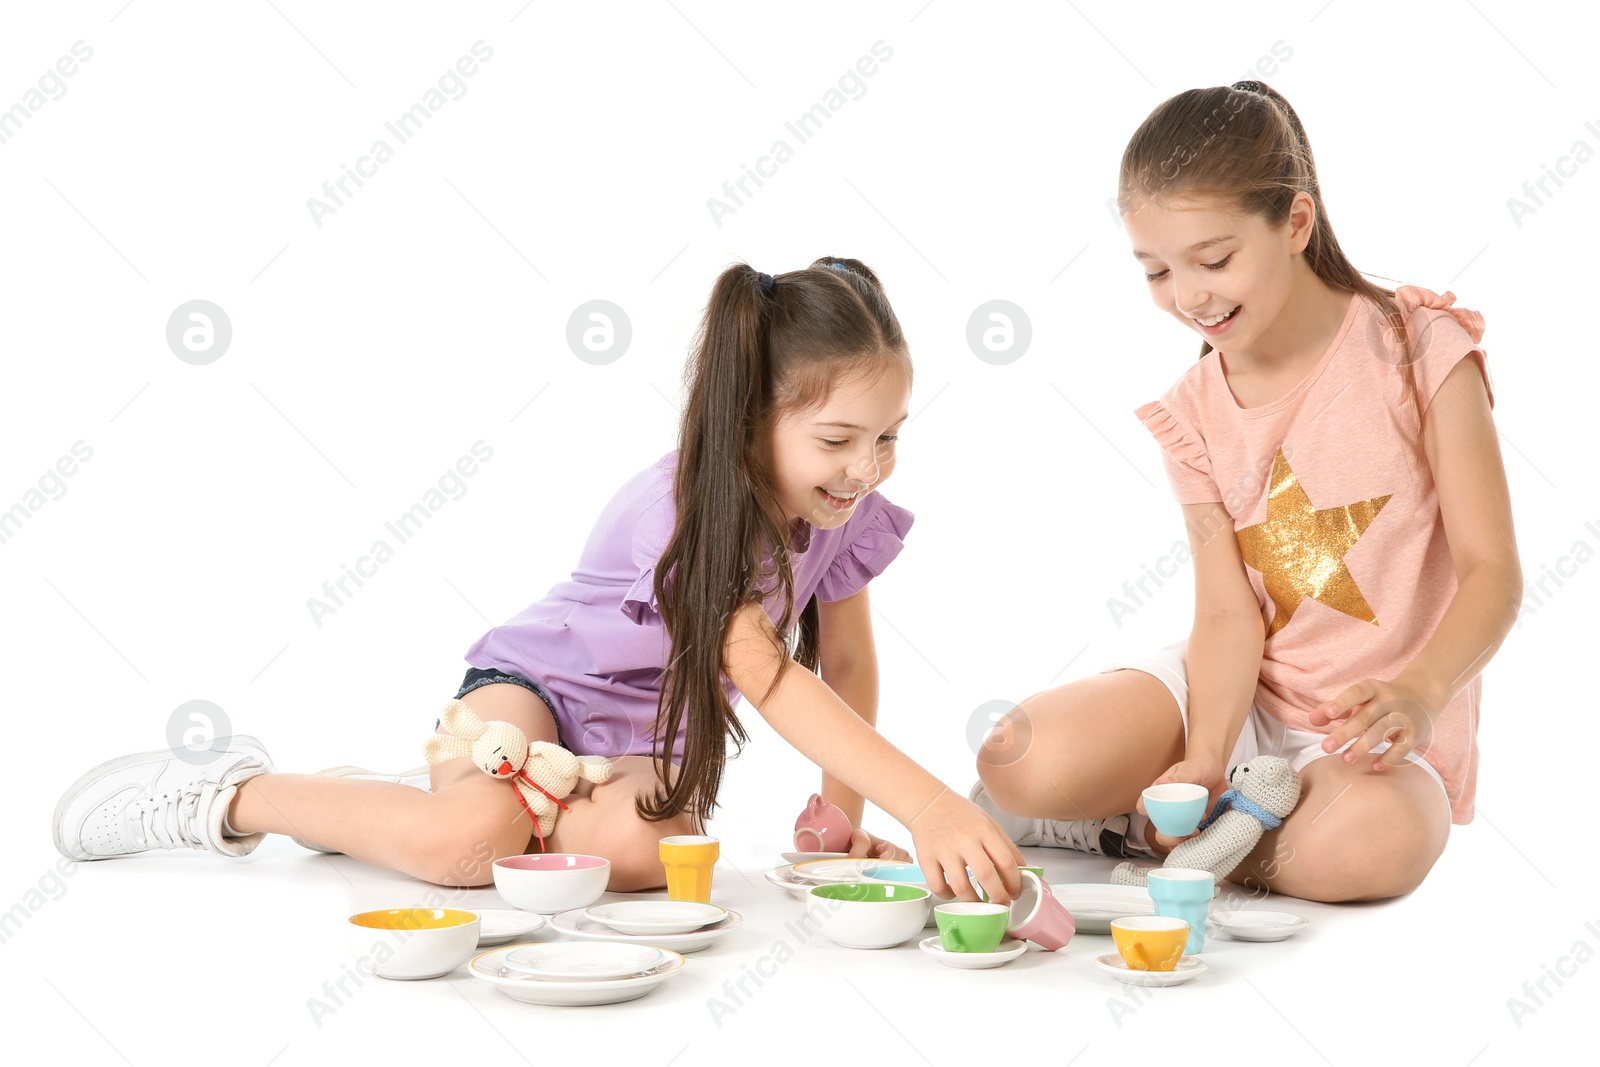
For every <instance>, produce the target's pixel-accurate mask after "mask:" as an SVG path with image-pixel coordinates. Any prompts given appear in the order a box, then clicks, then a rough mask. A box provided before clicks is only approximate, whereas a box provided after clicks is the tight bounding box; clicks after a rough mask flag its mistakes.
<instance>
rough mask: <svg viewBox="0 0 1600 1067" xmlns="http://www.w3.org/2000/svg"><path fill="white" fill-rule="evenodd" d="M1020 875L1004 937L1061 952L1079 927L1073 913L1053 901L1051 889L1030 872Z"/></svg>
mask: <svg viewBox="0 0 1600 1067" xmlns="http://www.w3.org/2000/svg"><path fill="white" fill-rule="evenodd" d="M1021 873H1022V892H1021V893H1019V894H1017V899H1016V900H1013V901H1012V902H1011V918H1010V921H1009V922H1008V923H1007V925H1006V933H1008V934H1010V935H1011V936H1012V937H1019V938H1023V939H1024V940H1028V941H1032V942H1033V943H1034V944H1035V945H1038V946H1039V947H1040V948H1044V949H1049V950H1050V951H1051V952H1054V951H1056V950H1057V949H1059V948H1064V947H1065V946H1066V944H1067V942H1068V941H1071V940H1072V935H1073V934H1075V933H1077V932H1078V926H1077V924H1076V923H1074V922H1073V921H1072V912H1070V911H1068V910H1067V906H1066V905H1065V904H1063V903H1061V901H1059V900H1057V899H1056V898H1055V894H1053V893H1051V892H1050V887H1049V886H1047V885H1046V884H1045V883H1044V881H1043V880H1042V879H1041V878H1040V877H1039V876H1038V875H1037V874H1034V873H1033V872H1032V871H1028V870H1024V871H1022V872H1021Z"/></svg>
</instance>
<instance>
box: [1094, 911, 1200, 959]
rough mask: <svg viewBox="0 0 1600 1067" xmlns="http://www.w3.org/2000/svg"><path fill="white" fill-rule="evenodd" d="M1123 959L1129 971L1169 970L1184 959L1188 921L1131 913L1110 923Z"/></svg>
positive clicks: (1113, 938) (1113, 936) (1112, 938)
mask: <svg viewBox="0 0 1600 1067" xmlns="http://www.w3.org/2000/svg"><path fill="white" fill-rule="evenodd" d="M1111 940H1112V941H1114V942H1116V945H1117V951H1118V952H1120V953H1121V954H1122V962H1123V963H1126V964H1127V965H1128V970H1130V971H1170V970H1172V969H1173V968H1174V967H1176V966H1177V965H1178V961H1179V960H1180V959H1182V958H1183V947H1184V945H1185V944H1186V943H1188V940H1189V924H1188V923H1186V922H1184V921H1183V920H1182V919H1174V918H1171V917H1169V916H1166V915H1130V916H1127V917H1126V918H1122V919H1117V920H1115V921H1113V922H1112V924H1111Z"/></svg>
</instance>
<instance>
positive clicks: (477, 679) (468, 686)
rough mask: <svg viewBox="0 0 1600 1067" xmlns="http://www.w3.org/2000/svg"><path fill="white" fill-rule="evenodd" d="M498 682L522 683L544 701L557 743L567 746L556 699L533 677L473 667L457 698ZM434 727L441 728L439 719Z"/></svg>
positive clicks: (435, 721)
mask: <svg viewBox="0 0 1600 1067" xmlns="http://www.w3.org/2000/svg"><path fill="white" fill-rule="evenodd" d="M497 682H508V683H510V684H511V685H520V686H522V688H524V689H526V690H528V691H529V692H530V693H532V694H533V695H534V696H536V697H538V698H539V699H540V700H542V701H544V703H545V706H546V707H548V708H549V709H550V719H551V721H552V722H554V723H555V725H556V744H558V745H560V746H561V747H562V748H565V747H566V742H564V741H562V740H561V720H560V719H558V718H557V717H556V713H555V712H556V702H555V700H554V699H553V698H552V697H551V696H550V694H549V692H548V691H546V690H545V687H544V686H542V685H540V684H539V683H538V682H536V681H534V680H533V679H531V678H524V677H523V676H522V675H520V674H513V673H511V672H510V671H502V670H499V669H497V668H494V667H473V668H472V669H471V670H469V671H467V676H466V677H465V678H463V679H462V680H461V688H460V689H458V690H456V699H457V700H460V699H461V698H462V697H464V696H466V695H467V694H468V693H470V692H472V691H473V690H474V689H477V688H479V687H481V686H485V685H494V684H496V683H497ZM433 728H434V729H435V730H437V729H438V728H439V721H438V720H437V719H435V720H434V723H433Z"/></svg>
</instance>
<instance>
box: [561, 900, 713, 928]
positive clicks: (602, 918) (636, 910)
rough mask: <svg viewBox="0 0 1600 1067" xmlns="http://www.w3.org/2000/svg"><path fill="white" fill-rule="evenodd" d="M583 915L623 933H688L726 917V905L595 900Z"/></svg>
mask: <svg viewBox="0 0 1600 1067" xmlns="http://www.w3.org/2000/svg"><path fill="white" fill-rule="evenodd" d="M584 915H586V916H588V917H589V918H591V919H593V920H594V921H595V922H597V923H603V924H604V925H606V926H609V927H611V929H613V930H615V931H617V932H618V933H622V934H641V935H650V934H655V935H660V934H687V933H690V932H691V931H694V930H698V929H700V928H701V927H703V926H710V925H711V924H712V923H719V922H721V921H722V920H723V919H726V918H727V917H728V909H727V908H724V907H721V906H720V905H717V904H702V903H700V902H699V901H695V900H621V901H616V902H614V903H611V904H595V905H593V906H591V907H589V908H586V909H584Z"/></svg>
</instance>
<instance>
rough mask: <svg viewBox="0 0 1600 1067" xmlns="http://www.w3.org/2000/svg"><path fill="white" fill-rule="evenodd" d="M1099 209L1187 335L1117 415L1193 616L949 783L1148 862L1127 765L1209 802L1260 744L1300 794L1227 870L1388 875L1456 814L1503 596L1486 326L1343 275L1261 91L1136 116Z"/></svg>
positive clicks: (1462, 802) (1303, 146) (1509, 549)
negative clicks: (1173, 503)
mask: <svg viewBox="0 0 1600 1067" xmlns="http://www.w3.org/2000/svg"><path fill="white" fill-rule="evenodd" d="M1118 205H1119V208H1120V210H1121V212H1122V215H1123V217H1124V222H1125V225H1126V228H1127V232H1128V235H1129V237H1130V238H1131V239H1132V242H1133V255H1134V257H1135V259H1137V260H1138V262H1139V263H1140V264H1141V265H1142V268H1143V270H1144V273H1145V279H1146V284H1148V286H1149V289H1150V295H1151V298H1152V299H1153V300H1154V301H1155V304H1156V307H1157V308H1158V309H1160V310H1161V311H1163V312H1165V313H1167V314H1169V315H1172V316H1173V317H1174V318H1176V319H1177V320H1178V321H1179V322H1180V323H1182V324H1183V326H1184V328H1185V329H1187V330H1192V331H1193V332H1195V333H1198V334H1199V335H1200V336H1201V337H1202V338H1203V340H1202V343H1201V347H1200V360H1199V362H1198V363H1196V364H1194V365H1193V366H1191V367H1190V368H1189V370H1188V371H1187V372H1186V373H1185V374H1184V375H1183V376H1182V377H1181V378H1180V379H1179V380H1178V382H1177V383H1176V384H1175V385H1174V386H1173V387H1172V388H1171V389H1170V390H1168V391H1167V393H1166V395H1164V396H1163V397H1162V398H1161V399H1160V400H1159V401H1155V402H1152V403H1149V404H1146V405H1144V406H1143V407H1141V408H1139V410H1138V412H1137V414H1138V416H1139V418H1140V419H1141V420H1142V421H1143V422H1144V424H1145V426H1146V427H1147V428H1148V429H1149V430H1150V432H1151V434H1152V435H1153V436H1154V437H1155V438H1156V440H1157V442H1159V443H1160V445H1161V448H1162V458H1163V462H1164V464H1165V466H1166V470H1167V474H1168V478H1169V480H1170V481H1171V483H1172V487H1173V491H1174V494H1175V495H1176V496H1177V499H1178V502H1179V503H1180V504H1181V505H1182V506H1183V512H1184V520H1185V523H1186V526H1187V528H1188V534H1189V543H1190V549H1191V553H1192V558H1193V560H1194V568H1195V618H1194V624H1193V628H1192V630H1191V632H1190V635H1189V638H1188V640H1187V641H1186V642H1179V643H1178V644H1175V645H1173V646H1170V647H1169V648H1167V649H1164V650H1162V651H1161V652H1159V653H1157V654H1156V655H1154V656H1151V657H1149V658H1147V659H1141V660H1134V661H1126V662H1122V663H1117V664H1114V665H1112V666H1111V667H1110V668H1109V669H1108V670H1107V671H1105V672H1103V673H1101V674H1100V675H1099V676H1097V677H1092V678H1087V679H1084V680H1081V681H1077V682H1073V683H1070V684H1068V685H1064V686H1061V687H1059V688H1056V689H1052V690H1049V691H1048V692H1044V693H1040V694H1038V695H1036V696H1034V697H1031V698H1030V699H1028V700H1026V701H1024V702H1023V703H1022V704H1021V705H1020V706H1019V709H1018V710H1017V711H1016V712H1014V713H1013V714H1012V716H1011V717H1010V720H1009V721H1007V722H1005V723H1002V724H1000V725H1001V728H1000V729H998V730H996V731H995V732H994V733H993V734H991V736H990V738H989V739H988V741H987V742H986V745H985V747H984V749H983V751H982V752H981V753H980V756H979V762H978V770H979V775H980V779H981V781H980V782H979V785H978V786H977V787H976V788H975V789H974V791H973V799H975V800H977V801H978V802H979V803H980V804H982V805H984V806H986V807H987V808H988V809H989V810H990V811H991V812H992V813H994V814H996V815H997V816H998V817H999V818H1000V819H1001V821H1002V824H1003V825H1004V826H1005V827H1006V828H1007V830H1008V831H1009V832H1010V833H1011V834H1012V837H1013V839H1014V840H1016V841H1018V843H1020V844H1024V845H1029V844H1045V845H1060V846H1064V847H1076V848H1082V849H1086V850H1088V851H1094V852H1099V853H1103V854H1113V855H1128V854H1131V853H1135V852H1144V853H1146V854H1149V853H1155V854H1158V855H1164V854H1165V853H1166V852H1168V851H1170V850H1171V848H1172V846H1173V845H1174V844H1176V841H1175V840H1173V839H1168V838H1165V837H1163V836H1162V835H1160V834H1158V833H1156V832H1155V831H1154V829H1153V828H1151V827H1150V826H1149V824H1148V821H1147V820H1146V819H1145V817H1144V813H1143V811H1142V801H1141V800H1140V792H1141V791H1142V790H1143V789H1144V788H1145V787H1146V786H1148V785H1151V784H1152V783H1158V782H1193V783H1199V784H1201V785H1204V786H1206V787H1207V788H1209V789H1210V790H1211V793H1212V799H1213V800H1215V799H1216V797H1217V796H1218V795H1219V794H1220V793H1221V792H1222V790H1223V789H1225V788H1226V781H1225V772H1226V771H1228V770H1229V768H1231V767H1232V766H1234V765H1236V764H1238V763H1240V762H1243V761H1244V760H1246V759H1248V758H1250V757H1251V756H1254V755H1256V754H1258V753H1267V754H1273V755H1282V756H1286V757H1288V758H1289V759H1290V760H1291V762H1292V763H1293V765H1294V766H1295V767H1296V769H1297V770H1299V772H1300V775H1301V779H1302V783H1303V793H1302V797H1301V800H1300V804H1299V807H1298V808H1296V810H1295V812H1294V813H1293V814H1292V815H1291V816H1290V817H1289V818H1288V819H1287V820H1285V821H1284V823H1283V825H1282V826H1281V827H1280V828H1278V829H1275V830H1270V831H1268V832H1267V833H1266V834H1265V835H1264V836H1263V838H1262V839H1261V842H1260V844H1259V845H1258V846H1257V848H1256V849H1255V851H1254V852H1252V853H1251V855H1250V856H1249V857H1248V858H1247V859H1246V860H1245V862H1244V863H1242V864H1241V865H1240V866H1239V867H1238V868H1237V869H1236V870H1235V871H1234V872H1233V873H1232V875H1230V878H1231V879H1232V880H1233V881H1235V882H1238V883H1240V884H1243V885H1246V886H1249V887H1251V888H1257V887H1267V888H1270V889H1272V890H1276V891H1278V892H1282V893H1288V894H1291V895H1294V896H1300V897H1305V898H1308V899H1315V900H1325V901H1343V900H1373V899H1379V898H1383V897H1389V896H1394V895H1397V894H1401V893H1405V892H1408V891H1410V890H1411V889H1413V888H1415V887H1416V886H1417V885H1418V884H1419V883H1420V882H1421V881H1422V879H1423V877H1424V876H1426V874H1427V873H1428V871H1429V870H1430V869H1431V868H1432V866H1433V864H1434V861H1435V860H1437V859H1438V857H1439V855H1440V853H1441V852H1442V851H1443V849H1444V845H1445V841H1446V839H1447V837H1448V834H1449V828H1450V824H1451V823H1452V822H1455V823H1466V822H1470V821H1471V819H1472V815H1473V795H1474V787H1475V784H1476V778H1477V743H1476V732H1477V717H1478V705H1479V696H1480V693H1481V689H1482V681H1481V678H1480V672H1481V671H1482V670H1483V668H1484V665H1485V664H1487V663H1488V662H1489V660H1490V658H1491V657H1492V656H1493V655H1494V653H1495V651H1496V650H1497V649H1498V648H1499V646H1500V643H1501V641H1502V640H1503V639H1504V638H1505V635H1506V633H1507V632H1508V631H1509V630H1510V628H1511V626H1512V624H1513V623H1514V621H1515V619H1516V615H1517V609H1518V605H1519V603H1520V601H1521V596H1522V574H1521V568H1520V565H1519V563H1518V560H1517V550H1516V541H1515V535H1514V532H1513V529H1512V522H1511V508H1510V501H1509V494H1508V492H1507V488H1506V477H1505V471H1504V468H1503V466H1502V464H1501V459H1500V451H1499V445H1498V439H1497V435H1496V432H1495V427H1494V421H1493V417H1492V415H1491V407H1492V404H1493V393H1492V391H1491V388H1490V380H1489V371H1488V365H1487V363H1486V361H1485V354H1484V350H1483V349H1482V347H1481V346H1480V345H1479V344H1478V342H1479V341H1480V340H1481V338H1482V335H1483V326H1484V323H1483V318H1482V316H1481V315H1479V314H1478V313H1477V312H1474V311H1468V310H1465V309H1462V308H1456V307H1453V306H1451V305H1452V304H1453V302H1454V299H1455V298H1454V295H1453V294H1450V293H1446V294H1445V295H1444V296H1439V295H1437V294H1435V293H1433V292H1431V291H1429V290H1427V289H1422V288H1419V287H1415V286H1401V287H1400V288H1399V289H1397V290H1393V291H1391V290H1389V289H1383V288H1380V287H1378V286H1376V285H1374V284H1372V283H1371V282H1369V281H1367V280H1366V279H1365V278H1364V277H1362V276H1361V275H1360V274H1359V273H1358V272H1357V271H1356V269H1355V267H1354V266H1353V265H1352V264H1351V263H1350V261H1349V259H1348V258H1346V256H1345V254H1344V251H1343V250H1342V249H1341V248H1340V247H1339V243H1338V241H1337V240H1336V239H1335V237H1334V235H1333V228H1332V226H1331V224H1330V223H1329V220H1328V216H1327V211H1326V209H1325V208H1324V206H1323V202H1322V194H1321V189H1320V186H1319V185H1318V182H1317V177H1316V171H1315V168H1314V166H1313V162H1312V154H1311V147H1310V144H1309V143H1308V141H1307V139H1306V135H1305V130H1304V129H1303V127H1302V126H1301V125H1300V121H1299V118H1298V117H1297V116H1296V115H1295V113H1294V110H1293V109H1292V108H1291V107H1290V106H1289V103H1288V101H1286V100H1285V99H1284V98H1283V97H1282V96H1281V95H1279V94H1278V93H1277V92H1275V91H1273V90H1272V89H1270V88H1268V87H1267V86H1265V85H1262V84H1260V83H1259V82H1240V83H1238V84H1236V85H1234V86H1232V87H1230V88H1214V89H1195V90H1190V91H1188V92H1185V93H1180V94H1179V95H1177V96H1175V97H1173V98H1172V99H1170V100H1168V101H1166V102H1165V103H1163V104H1162V105H1161V106H1160V107H1158V108H1157V109H1156V110H1155V111H1154V112H1152V113H1151V114H1150V116H1149V117H1148V118H1147V119H1146V120H1145V122H1144V124H1143V125H1141V126H1140V128H1139V129H1138V130H1137V131H1136V132H1135V134H1134V136H1133V139H1132V140H1131V141H1130V142H1129V144H1128V147H1127V150H1126V152H1125V153H1124V155H1123V159H1122V167H1121V174H1120V178H1119V183H1118ZM1323 757H1331V758H1323Z"/></svg>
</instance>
